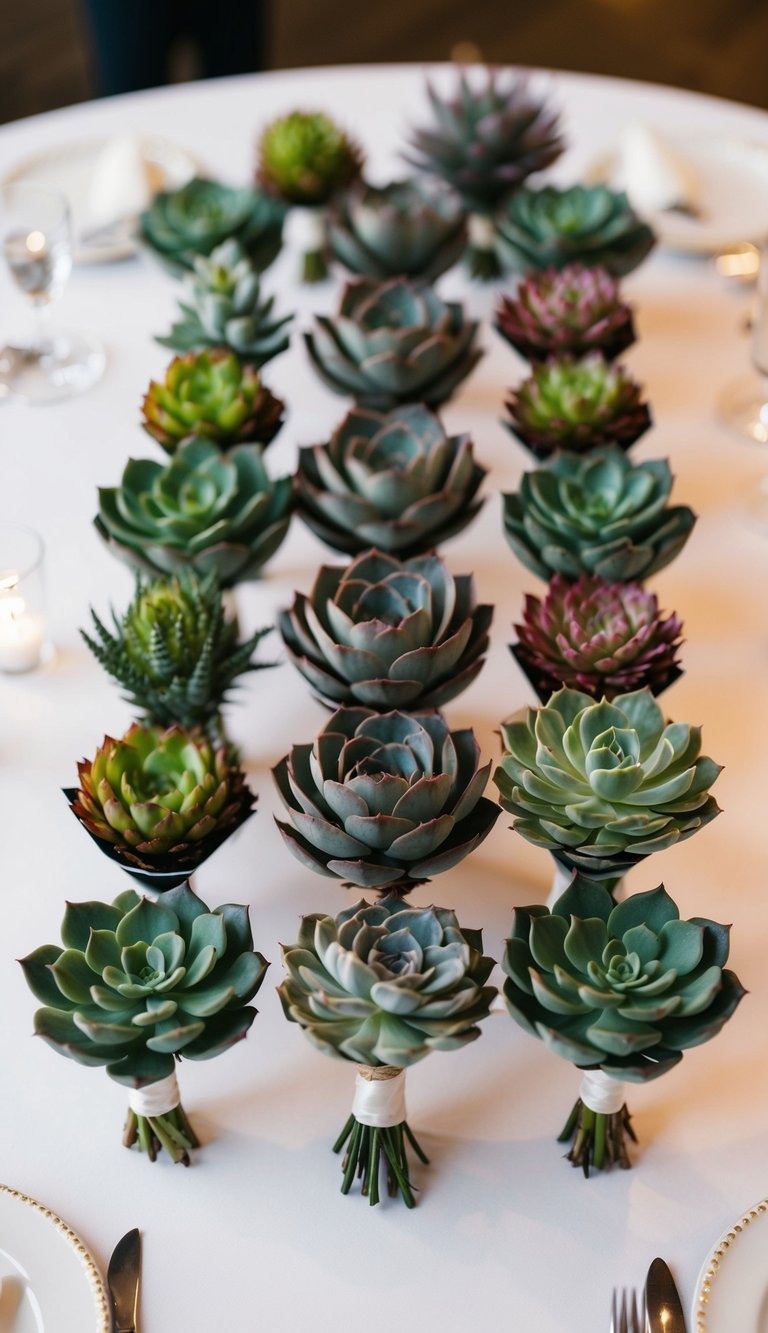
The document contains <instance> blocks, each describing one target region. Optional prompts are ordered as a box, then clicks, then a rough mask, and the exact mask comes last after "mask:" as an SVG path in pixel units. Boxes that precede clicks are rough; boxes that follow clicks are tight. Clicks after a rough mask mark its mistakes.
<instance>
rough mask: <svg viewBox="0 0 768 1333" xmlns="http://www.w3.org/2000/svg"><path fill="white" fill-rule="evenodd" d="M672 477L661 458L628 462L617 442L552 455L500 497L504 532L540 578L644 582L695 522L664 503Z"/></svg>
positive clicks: (682, 541) (684, 511) (671, 557)
mask: <svg viewBox="0 0 768 1333" xmlns="http://www.w3.org/2000/svg"><path fill="white" fill-rule="evenodd" d="M672 482H673V477H672V472H671V469H670V467H669V464H668V463H667V462H665V461H664V460H662V459H654V460H651V461H648V462H645V461H644V462H642V463H631V462H630V461H629V459H628V458H627V456H626V454H624V453H623V452H622V451H621V450H620V449H618V448H616V447H615V446H604V447H602V448H599V449H592V450H590V451H589V452H588V453H586V454H584V455H579V454H573V453H568V452H565V451H564V452H561V453H557V454H555V455H554V456H553V457H552V458H551V459H548V460H547V462H546V463H545V464H544V465H543V466H542V467H540V468H536V469H534V470H533V471H530V472H524V473H523V476H522V478H521V481H520V489H519V491H517V492H516V493H514V494H511V495H505V496H504V497H503V499H504V535H505V537H506V539H507V541H508V542H509V545H510V546H511V547H512V550H513V551H514V552H515V555H516V556H517V557H518V559H519V560H521V561H522V563H523V564H524V565H525V567H526V569H530V570H532V571H533V573H534V574H538V576H539V578H542V579H545V580H549V579H550V578H551V576H552V575H553V574H562V575H564V577H565V578H567V579H570V580H571V581H572V582H575V580H576V579H578V578H579V577H580V576H581V575H582V574H599V575H600V577H601V578H603V579H605V580H606V581H607V582H610V583H617V582H621V583H628V582H629V581H630V580H633V579H634V580H637V579H648V578H650V577H651V575H652V574H657V573H658V572H659V570H661V569H664V568H665V567H666V566H667V565H668V564H670V563H671V562H672V561H673V560H674V559H675V557H676V556H677V555H678V554H679V553H680V551H681V550H682V549H683V547H684V546H685V543H686V542H687V540H688V538H689V536H690V534H691V531H692V529H693V526H694V523H695V522H696V515H695V514H694V512H693V510H692V509H690V508H689V507H688V506H687V505H670V503H669V498H670V493H671V490H672Z"/></svg>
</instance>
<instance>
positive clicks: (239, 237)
mask: <svg viewBox="0 0 768 1333" xmlns="http://www.w3.org/2000/svg"><path fill="white" fill-rule="evenodd" d="M284 216H285V210H284V208H283V207H282V205H281V204H280V203H279V202H278V201H277V200H274V199H270V198H268V197H267V195H265V194H263V193H262V192H261V191H260V190H253V189H250V188H247V189H238V188H235V187H233V186H231V185H222V184H221V183H220V182H219V181H213V180H207V179H205V178H202V177H195V179H194V180H191V181H188V182H187V184H186V185H182V186H181V188H180V189H178V190H164V191H161V192H160V193H159V194H156V195H155V197H154V199H153V201H152V203H151V204H150V206H149V208H148V209H146V210H145V212H143V213H142V214H141V216H140V218H139V226H138V234H139V239H140V240H141V241H142V242H143V243H144V245H146V246H147V247H148V248H149V249H150V250H151V251H152V253H153V254H154V255H155V256H156V257H157V258H158V259H159V260H160V262H161V263H162V264H163V265H164V266H165V267H166V268H167V269H169V270H170V272H171V273H173V274H174V275H175V276H179V275H180V274H182V273H184V272H185V271H187V270H188V269H191V268H192V267H193V265H194V261H195V258H196V256H198V255H209V254H210V253H211V251H212V250H215V249H216V247H217V246H218V245H221V244H222V242H224V241H229V240H236V241H238V243H239V244H240V245H241V246H242V248H243V250H244V251H245V253H246V254H247V256H248V258H249V260H250V262H251V263H252V264H253V266H254V268H256V269H258V270H259V272H263V270H264V269H266V268H268V267H269V265H270V264H271V263H272V261H273V259H275V257H276V256H277V254H278V253H279V251H280V246H281V244H282V239H283V218H284Z"/></svg>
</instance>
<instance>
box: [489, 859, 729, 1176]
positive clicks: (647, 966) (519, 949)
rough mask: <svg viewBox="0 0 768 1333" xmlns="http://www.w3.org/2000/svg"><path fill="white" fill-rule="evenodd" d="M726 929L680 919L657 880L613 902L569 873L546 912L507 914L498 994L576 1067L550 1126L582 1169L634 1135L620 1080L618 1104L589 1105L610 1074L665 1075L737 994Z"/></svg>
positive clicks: (605, 1161) (638, 1078)
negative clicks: (573, 1082)
mask: <svg viewBox="0 0 768 1333" xmlns="http://www.w3.org/2000/svg"><path fill="white" fill-rule="evenodd" d="M729 930H730V928H729V927H728V926H721V925H718V924H717V923H716V922H714V921H708V920H707V919H706V918H703V917H694V918H692V919H691V920H690V921H683V920H681V919H680V912H679V910H678V908H677V907H676V906H675V903H674V902H673V901H672V899H671V898H670V897H669V895H668V893H667V892H666V891H665V889H664V886H663V885H659V887H658V888H656V889H651V890H650V891H649V892H647V893H636V894H633V895H632V896H631V897H630V898H627V899H626V900H625V901H624V902H621V903H619V904H618V905H617V904H614V902H613V900H612V898H611V896H610V894H609V893H608V891H607V890H606V889H605V888H603V887H602V886H601V885H600V884H596V883H594V882H593V881H591V880H589V879H583V878H581V877H580V876H578V875H576V876H575V877H574V879H573V881H572V883H571V885H570V886H569V888H568V889H567V890H566V891H565V893H564V894H563V895H562V897H561V898H559V900H558V901H557V902H556V904H555V906H554V907H553V909H552V911H551V912H548V911H547V909H546V908H544V907H538V906H537V907H524V908H519V909H516V910H515V912H514V913H513V921H512V935H511V938H510V939H509V940H507V943H506V947H505V951H504V957H503V960H502V967H503V969H504V972H505V974H506V977H507V980H506V982H505V983H504V998H505V1000H506V1003H507V1008H508V1009H509V1012H510V1014H511V1015H512V1017H513V1018H514V1019H515V1021H516V1022H517V1023H519V1024H520V1026H521V1027H522V1028H524V1029H525V1031H526V1032H529V1033H531V1035H532V1036H535V1037H538V1038H539V1039H540V1040H541V1041H543V1042H544V1044H545V1045H546V1046H547V1047H548V1048H549V1049H550V1050H551V1051H553V1052H554V1053H555V1054H556V1055H559V1056H561V1057H562V1058H563V1059H565V1060H568V1061H569V1062H570V1063H571V1064H574V1065H575V1066H576V1067H577V1068H578V1069H582V1070H585V1071H588V1076H587V1078H586V1080H585V1082H584V1084H583V1085H582V1089H583V1096H582V1097H581V1098H580V1099H579V1101H578V1102H577V1103H576V1106H575V1107H574V1110H573V1112H572V1114H571V1116H570V1118H569V1120H568V1122H567V1124H566V1126H565V1129H564V1130H563V1133H562V1134H561V1135H560V1140H561V1142H566V1141H569V1140H571V1139H573V1145H572V1147H571V1150H570V1152H569V1154H568V1156H569V1159H570V1160H571V1161H572V1162H573V1164H574V1165H575V1166H580V1167H581V1168H582V1169H583V1171H584V1174H585V1175H588V1174H589V1169H590V1165H594V1166H595V1167H597V1168H600V1167H603V1166H611V1165H612V1164H613V1163H614V1162H618V1164H619V1165H620V1166H624V1167H627V1166H629V1165H630V1163H629V1159H628V1156H627V1144H626V1137H627V1134H629V1137H631V1138H634V1134H633V1133H632V1131H631V1126H630V1122H629V1115H628V1112H627V1109H626V1105H625V1104H624V1103H623V1100H622V1099H623V1090H622V1089H621V1087H620V1086H618V1088H616V1084H615V1083H614V1085H613V1087H614V1090H616V1091H617V1096H616V1100H615V1103H614V1104H616V1105H618V1109H617V1110H614V1111H607V1110H601V1109H599V1107H600V1103H601V1100H602V1094H603V1093H604V1092H606V1091H608V1089H609V1088H610V1086H611V1084H610V1080H618V1081H619V1084H620V1083H621V1082H624V1081H627V1082H632V1083H644V1082H647V1081H648V1080H649V1079H653V1078H658V1077H660V1075H662V1074H665V1073H667V1071H668V1070H670V1069H672V1068H674V1066H675V1065H676V1064H678V1063H679V1061H680V1060H682V1058H683V1053H684V1052H685V1051H686V1050H688V1049H689V1048H691V1047H693V1046H701V1045H703V1044H704V1042H707V1041H709V1040H710V1039H711V1038H712V1037H714V1036H716V1035H717V1033H718V1032H719V1031H720V1029H721V1028H722V1027H723V1025H724V1024H725V1023H726V1022H727V1021H728V1019H729V1018H730V1017H731V1015H732V1014H733V1012H734V1010H735V1009H736V1007H737V1005H738V1004H739V1002H740V1000H741V998H742V996H743V995H744V994H745V991H744V988H743V987H742V985H741V983H740V981H739V979H738V977H736V976H735V974H734V973H733V972H731V971H728V970H727V969H726V967H725V964H726V962H727V960H728V950H729ZM590 1102H592V1103H593V1104H592V1105H590ZM596 1107H597V1108H598V1109H596Z"/></svg>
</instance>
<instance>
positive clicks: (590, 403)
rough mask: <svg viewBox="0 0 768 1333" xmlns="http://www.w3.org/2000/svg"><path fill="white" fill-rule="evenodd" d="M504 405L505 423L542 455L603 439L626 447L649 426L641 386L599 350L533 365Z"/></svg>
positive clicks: (576, 449)
mask: <svg viewBox="0 0 768 1333" xmlns="http://www.w3.org/2000/svg"><path fill="white" fill-rule="evenodd" d="M506 406H507V411H508V412H509V420H508V421H505V422H504V425H505V426H506V427H507V429H508V430H509V431H511V432H512V434H513V435H515V436H516V437H517V439H519V440H520V442H521V443H522V444H524V445H525V446H526V448H528V449H530V450H531V453H533V454H535V455H536V457H538V458H547V457H548V456H549V455H550V454H552V453H554V451H555V450H556V449H568V450H570V451H571V452H573V453H584V452H587V451H590V452H591V450H593V449H594V448H596V447H597V446H599V445H605V444H607V445H612V444H615V445H620V446H621V447H622V449H628V448H629V447H630V445H632V444H634V442H635V440H639V438H640V436H641V435H643V434H644V433H645V431H647V430H648V429H649V427H650V426H651V414H650V411H649V409H648V405H647V403H645V402H643V400H642V389H641V387H640V385H639V384H637V383H636V382H635V380H633V379H632V377H631V375H630V374H629V373H628V372H627V371H626V370H625V369H624V367H623V366H617V365H612V364H611V363H610V362H609V361H607V360H606V359H605V357H604V356H603V355H602V353H601V352H599V351H596V352H588V353H587V354H586V356H582V357H579V358H574V357H568V356H562V357H552V358H551V359H550V360H548V361H545V362H543V363H541V364H539V365H535V366H534V367H533V369H532V371H531V374H530V375H529V377H528V379H526V380H523V382H522V383H521V384H519V385H518V387H517V388H516V389H515V390H514V391H513V393H512V395H511V397H510V398H509V400H508V402H507V404H506Z"/></svg>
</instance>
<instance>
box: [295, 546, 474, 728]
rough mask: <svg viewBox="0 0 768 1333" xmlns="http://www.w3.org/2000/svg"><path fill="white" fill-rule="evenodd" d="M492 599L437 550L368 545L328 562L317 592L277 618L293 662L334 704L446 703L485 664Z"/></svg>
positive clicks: (410, 705) (376, 706)
mask: <svg viewBox="0 0 768 1333" xmlns="http://www.w3.org/2000/svg"><path fill="white" fill-rule="evenodd" d="M492 615H493V608H492V607H490V606H478V605H477V603H476V601H475V589H474V580H473V578H472V575H471V574H459V575H457V576H456V577H455V578H454V577H453V576H452V575H451V574H450V572H449V571H448V568H447V566H446V565H445V564H444V563H443V561H442V560H440V559H439V558H438V557H437V556H435V555H426V556H421V557H417V558H415V559H412V560H406V561H400V560H398V559H396V558H395V557H393V556H390V555H385V554H384V553H383V552H382V551H376V550H373V551H365V552H364V553H363V554H362V555H359V556H358V557H357V559H356V560H353V561H352V563H351V565H349V566H348V567H347V568H346V569H339V568H333V567H328V566H324V567H323V568H322V569H321V570H320V573H319V574H318V576H317V579H316V580H315V585H314V587H313V589H312V592H311V593H310V595H309V597H305V596H303V594H301V593H297V594H296V598H295V601H294V603H293V607H292V608H291V610H290V611H282V612H280V614H279V616H278V625H279V628H280V633H281V634H282V636H283V641H284V643H285V646H286V648H287V649H288V652H289V653H290V655H291V659H292V661H293V663H294V665H295V666H297V667H298V669H299V671H300V672H301V674H302V675H303V676H304V677H305V679H306V680H308V681H309V683H310V685H311V686H312V687H313V689H315V690H316V691H317V693H318V694H319V695H320V697H321V698H322V699H324V700H325V701H326V702H328V703H329V704H330V705H331V706H332V707H334V708H335V707H338V705H339V704H364V705H366V707H368V708H372V709H377V710H378V709H380V710H384V711H386V710H389V709H393V708H409V709H410V708H419V709H423V708H442V707H443V705H444V704H446V703H448V701H449V700H450V699H454V698H455V697H456V695H457V694H460V693H461V691H462V690H464V689H466V687H467V685H469V684H470V683H471V682H472V681H473V680H474V679H475V677H476V676H477V674H478V672H479V671H480V668H481V667H482V665H483V661H484V657H483V654H484V653H485V651H486V649H487V647H488V629H489V627H490V623H491V617H492Z"/></svg>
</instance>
